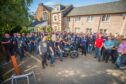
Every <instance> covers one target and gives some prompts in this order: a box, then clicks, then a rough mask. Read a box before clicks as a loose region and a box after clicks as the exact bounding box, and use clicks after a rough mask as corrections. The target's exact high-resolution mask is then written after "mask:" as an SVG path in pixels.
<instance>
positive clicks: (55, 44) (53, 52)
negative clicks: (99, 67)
mask: <svg viewBox="0 0 126 84" xmlns="http://www.w3.org/2000/svg"><path fill="white" fill-rule="evenodd" d="M68 44H69V45H74V50H76V51H77V52H81V53H82V55H84V56H88V55H87V53H88V54H92V56H94V58H96V59H98V61H99V62H105V63H108V61H111V62H112V63H113V64H115V65H116V67H117V68H124V67H125V65H126V38H124V37H123V36H121V35H112V34H101V33H94V34H92V33H90V34H85V33H78V34H77V33H67V32H53V33H47V32H45V33H41V32H39V33H38V32H32V33H28V34H24V33H23V34H20V33H14V34H13V35H12V36H10V35H9V34H8V33H6V34H5V35H4V39H3V40H2V42H1V45H3V47H4V50H5V51H6V53H7V56H6V62H8V61H9V60H10V56H12V55H14V54H18V55H19V57H20V61H22V60H23V59H24V58H25V52H30V53H32V54H34V56H38V55H39V54H40V56H41V58H42V68H43V69H44V68H45V67H46V66H48V63H47V60H50V65H51V66H54V64H55V59H56V58H59V59H60V61H61V62H62V61H63V60H64V53H65V52H64V47H65V45H68Z"/></svg>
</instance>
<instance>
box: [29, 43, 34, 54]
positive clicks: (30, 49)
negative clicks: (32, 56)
mask: <svg viewBox="0 0 126 84" xmlns="http://www.w3.org/2000/svg"><path fill="white" fill-rule="evenodd" d="M33 49H34V44H33V43H30V44H29V52H30V53H31V52H32V51H33Z"/></svg>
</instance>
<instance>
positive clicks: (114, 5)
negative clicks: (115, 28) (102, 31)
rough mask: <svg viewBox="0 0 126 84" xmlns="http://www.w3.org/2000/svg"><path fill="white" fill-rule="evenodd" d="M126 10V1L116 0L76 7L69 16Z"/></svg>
mask: <svg viewBox="0 0 126 84" xmlns="http://www.w3.org/2000/svg"><path fill="white" fill-rule="evenodd" d="M122 12H126V1H116V2H109V3H103V4H95V5H89V6H82V7H75V8H73V10H71V11H70V12H69V13H68V14H67V16H77V15H93V14H110V13H122Z"/></svg>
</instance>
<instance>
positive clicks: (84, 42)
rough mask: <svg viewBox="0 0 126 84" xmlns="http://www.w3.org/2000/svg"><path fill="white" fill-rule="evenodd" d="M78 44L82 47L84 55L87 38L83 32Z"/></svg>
mask: <svg viewBox="0 0 126 84" xmlns="http://www.w3.org/2000/svg"><path fill="white" fill-rule="evenodd" d="M80 46H81V48H82V54H84V55H85V56H86V52H87V38H86V36H85V35H84V34H83V36H82V37H81V42H80Z"/></svg>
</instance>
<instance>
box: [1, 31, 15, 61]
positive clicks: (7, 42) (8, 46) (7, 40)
mask: <svg viewBox="0 0 126 84" xmlns="http://www.w3.org/2000/svg"><path fill="white" fill-rule="evenodd" d="M1 44H2V45H3V46H4V48H5V52H6V62H9V60H10V56H12V55H13V47H12V38H11V37H10V35H9V34H8V33H6V34H5V37H4V39H3V41H2V42H1Z"/></svg>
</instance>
